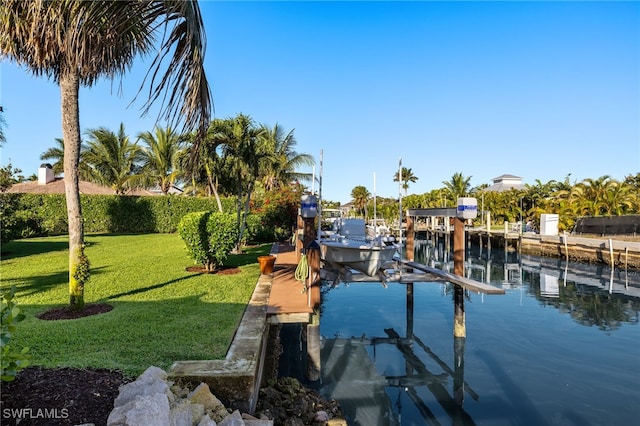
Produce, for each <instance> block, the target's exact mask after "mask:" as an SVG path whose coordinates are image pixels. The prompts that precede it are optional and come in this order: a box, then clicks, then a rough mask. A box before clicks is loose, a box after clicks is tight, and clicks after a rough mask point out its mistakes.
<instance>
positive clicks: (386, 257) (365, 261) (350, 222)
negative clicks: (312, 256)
mask: <svg viewBox="0 0 640 426" xmlns="http://www.w3.org/2000/svg"><path fill="white" fill-rule="evenodd" d="M397 251H398V245H397V244H395V241H394V240H393V238H388V237H386V238H376V239H373V240H367V239H366V238H365V222H364V220H362V219H342V220H341V221H340V224H339V226H338V228H337V234H336V235H335V236H334V237H333V238H324V239H321V240H320V254H321V257H322V260H323V261H324V262H325V263H329V264H334V265H338V266H345V267H348V268H352V269H355V270H357V271H360V272H362V273H363V274H366V275H368V276H375V275H376V273H377V272H378V271H379V270H380V269H381V268H382V266H383V264H384V263H385V262H389V261H392V260H393V259H394V256H395V255H396V253H397Z"/></svg>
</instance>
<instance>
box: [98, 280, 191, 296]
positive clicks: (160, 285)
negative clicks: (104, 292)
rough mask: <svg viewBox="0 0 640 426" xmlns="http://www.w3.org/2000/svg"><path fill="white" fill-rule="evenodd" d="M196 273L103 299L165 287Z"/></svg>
mask: <svg viewBox="0 0 640 426" xmlns="http://www.w3.org/2000/svg"><path fill="white" fill-rule="evenodd" d="M198 275H199V274H193V275H188V276H186V277H180V278H176V279H173V280H169V281H166V282H163V283H158V284H154V285H151V286H148V287H141V288H136V289H134V290H131V291H126V292H124V293H118V294H113V295H111V296H109V297H106V298H105V299H103V300H105V301H109V300H114V299H117V298H119V297H124V296H133V295H135V294H140V293H145V292H147V291H152V290H157V289H159V288H163V287H166V286H168V285H171V284H176V283H178V282H180V281H185V280H188V279H191V278H194V277H197V276H198Z"/></svg>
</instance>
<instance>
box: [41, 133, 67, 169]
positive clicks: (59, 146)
mask: <svg viewBox="0 0 640 426" xmlns="http://www.w3.org/2000/svg"><path fill="white" fill-rule="evenodd" d="M40 159H41V160H43V161H46V160H54V161H53V164H52V165H51V168H52V170H53V173H54V174H56V175H59V174H61V173H62V172H64V141H63V140H62V139H61V138H56V146H53V147H51V148H48V149H47V150H46V151H45V152H43V153H42V154H40Z"/></svg>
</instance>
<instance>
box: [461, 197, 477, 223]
mask: <svg viewBox="0 0 640 426" xmlns="http://www.w3.org/2000/svg"><path fill="white" fill-rule="evenodd" d="M456 213H457V216H458V217H459V218H460V219H475V218H476V217H477V216H478V200H477V199H476V198H473V197H460V198H458V209H457V210H456Z"/></svg>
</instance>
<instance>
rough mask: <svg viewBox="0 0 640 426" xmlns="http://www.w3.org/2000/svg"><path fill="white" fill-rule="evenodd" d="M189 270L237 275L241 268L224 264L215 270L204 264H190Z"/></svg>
mask: <svg viewBox="0 0 640 426" xmlns="http://www.w3.org/2000/svg"><path fill="white" fill-rule="evenodd" d="M187 272H197V273H199V274H218V275H235V274H238V273H240V268H232V267H226V266H223V267H221V268H218V269H216V270H215V271H207V269H206V268H205V267H204V266H202V265H196V266H189V267H188V268H187Z"/></svg>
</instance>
